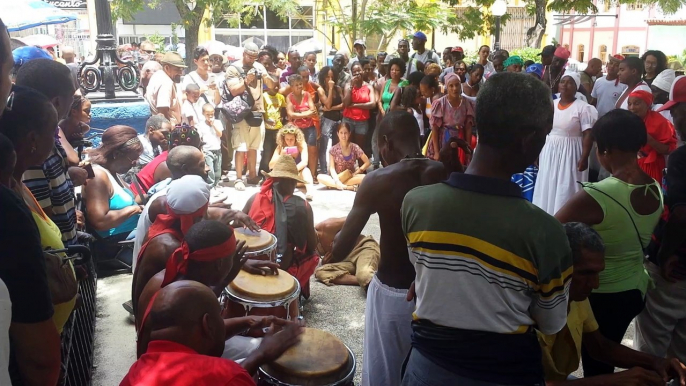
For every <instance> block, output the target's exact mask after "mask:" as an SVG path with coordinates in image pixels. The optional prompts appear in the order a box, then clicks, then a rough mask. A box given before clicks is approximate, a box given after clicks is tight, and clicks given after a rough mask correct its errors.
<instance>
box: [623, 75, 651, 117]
mask: <svg viewBox="0 0 686 386" xmlns="http://www.w3.org/2000/svg"><path fill="white" fill-rule="evenodd" d="M624 86H626V85H624ZM634 91H647V92H649V93H651V94H652V92H653V90H651V89H650V86H648V84H647V83H646V82H644V81H641V82H639V83H638V84H637V85H636V87H634V88H633V89H631V90H629V88H626V89H624V91H623V92H622V94H621V95H620V96H619V99H622V97H623V96H624V94H626V93H627V92H634ZM619 108H620V109H622V110H629V97H628V96H627V97H626V98H624V100H623V101H622V104H621V105H620V106H619Z"/></svg>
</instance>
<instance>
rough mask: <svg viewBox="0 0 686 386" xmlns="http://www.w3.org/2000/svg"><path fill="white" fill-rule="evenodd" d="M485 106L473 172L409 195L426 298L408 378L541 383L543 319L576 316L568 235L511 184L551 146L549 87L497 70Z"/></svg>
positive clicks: (405, 217) (412, 241)
mask: <svg viewBox="0 0 686 386" xmlns="http://www.w3.org/2000/svg"><path fill="white" fill-rule="evenodd" d="M503 90H507V91H506V92H504V91H503ZM476 106H477V107H476V120H477V122H479V146H478V149H477V150H476V152H475V154H474V157H473V159H472V162H471V164H470V165H469V167H468V168H467V170H466V172H465V173H464V174H458V173H453V174H452V175H451V176H450V178H449V179H448V181H446V182H444V183H441V184H436V185H430V186H423V187H419V188H416V189H413V190H412V191H410V192H409V193H408V194H407V195H406V196H405V200H404V201H403V208H402V221H403V230H404V233H405V235H406V238H407V242H408V246H409V251H410V260H411V261H412V263H413V264H414V267H415V271H416V279H415V291H416V296H417V305H416V310H415V313H414V322H413V325H412V329H413V334H412V351H411V354H410V357H409V361H408V364H407V368H406V371H405V374H404V378H403V382H402V385H404V386H409V385H439V384H440V385H443V384H459V385H461V386H471V385H480V386H486V385H543V384H544V381H543V378H544V376H543V369H542V366H541V349H540V347H539V345H538V341H537V338H536V334H535V332H534V330H533V328H534V326H536V328H537V329H538V330H540V331H542V332H544V333H546V334H554V333H556V332H558V331H559V330H560V329H562V327H564V326H565V323H566V320H567V298H568V289H569V282H570V279H571V273H572V256H571V250H570V248H569V243H568V241H567V237H566V235H565V232H564V230H563V228H562V225H561V224H560V223H559V222H558V221H557V220H555V218H553V217H552V216H550V215H548V214H546V213H545V212H543V211H542V210H540V209H539V208H536V207H535V206H534V205H532V204H531V203H530V202H528V201H526V200H525V199H523V198H522V193H521V189H520V188H519V186H517V185H516V184H514V183H512V182H510V176H511V175H512V174H514V173H521V172H522V171H523V170H524V169H525V168H526V167H527V166H528V165H530V164H531V163H533V162H534V161H535V160H536V157H537V156H538V154H539V152H540V150H541V148H542V147H543V145H544V143H545V138H546V135H547V134H548V132H549V131H550V129H551V127H552V121H553V108H552V100H551V96H550V91H549V90H547V89H546V87H545V85H544V84H543V83H541V82H539V81H537V80H536V79H534V78H532V77H530V76H527V75H522V74H514V73H510V74H508V73H500V74H495V75H493V76H492V77H491V78H490V79H489V80H488V82H486V83H485V85H484V87H483V88H482V90H481V92H479V96H478V99H477V104H476Z"/></svg>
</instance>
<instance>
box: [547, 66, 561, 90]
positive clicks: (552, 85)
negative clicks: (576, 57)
mask: <svg viewBox="0 0 686 386" xmlns="http://www.w3.org/2000/svg"><path fill="white" fill-rule="evenodd" d="M562 73H564V70H560V73H559V74H557V77H556V78H555V80H553V81H552V82H551V83H550V84H549V85H548V87H550V90H551V91H554V90H553V87H554V86H555V84H556V83H557V82H558V81H559V80H560V78H561V77H562ZM551 75H552V72H551ZM550 79H552V78H550Z"/></svg>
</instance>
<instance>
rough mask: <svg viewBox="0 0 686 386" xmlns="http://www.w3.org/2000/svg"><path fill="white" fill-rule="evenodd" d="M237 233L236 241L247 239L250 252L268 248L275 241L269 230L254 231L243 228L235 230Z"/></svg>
mask: <svg viewBox="0 0 686 386" xmlns="http://www.w3.org/2000/svg"><path fill="white" fill-rule="evenodd" d="M233 232H234V234H235V235H236V241H237V242H238V241H241V240H242V241H245V244H246V245H247V246H248V252H252V251H260V250H262V249H265V248H267V247H268V246H270V245H271V244H272V243H273V242H274V238H273V237H272V234H271V233H269V232H267V231H260V233H257V234H255V233H253V232H251V231H249V230H246V229H243V228H237V229H234V230H233Z"/></svg>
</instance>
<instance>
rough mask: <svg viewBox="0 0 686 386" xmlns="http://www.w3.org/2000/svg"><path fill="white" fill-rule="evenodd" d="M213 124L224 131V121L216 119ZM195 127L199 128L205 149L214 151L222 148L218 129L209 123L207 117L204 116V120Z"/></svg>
mask: <svg viewBox="0 0 686 386" xmlns="http://www.w3.org/2000/svg"><path fill="white" fill-rule="evenodd" d="M213 125H214V127H216V128H217V130H219V131H220V132H221V131H224V126H222V122H221V121H220V120H219V119H215V120H214V122H213ZM195 127H196V128H197V129H198V133H199V134H200V139H202V142H203V145H202V149H203V150H212V151H214V150H220V149H221V138H220V137H218V136H217V132H216V130H215V129H214V128H213V127H210V126H209V125H208V124H207V121H206V120H205V117H203V119H202V121H201V122H200V123H199V124H196V125H195Z"/></svg>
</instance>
